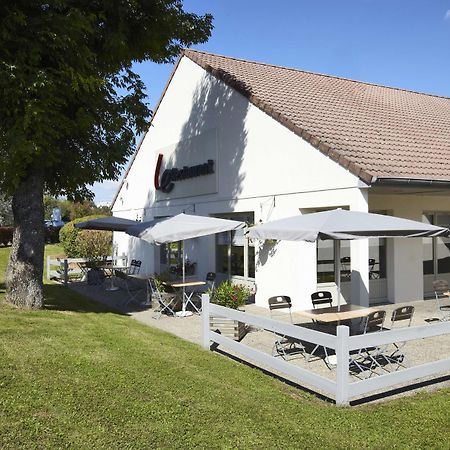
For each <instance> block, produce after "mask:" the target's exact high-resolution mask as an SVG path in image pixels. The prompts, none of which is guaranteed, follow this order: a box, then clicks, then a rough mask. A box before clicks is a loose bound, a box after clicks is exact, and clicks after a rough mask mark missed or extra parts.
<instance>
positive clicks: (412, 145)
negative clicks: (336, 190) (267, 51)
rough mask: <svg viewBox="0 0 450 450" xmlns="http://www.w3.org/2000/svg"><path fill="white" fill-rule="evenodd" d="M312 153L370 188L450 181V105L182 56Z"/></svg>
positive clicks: (215, 58) (190, 53) (248, 64)
mask: <svg viewBox="0 0 450 450" xmlns="http://www.w3.org/2000/svg"><path fill="white" fill-rule="evenodd" d="M184 55H185V56H187V57H188V58H189V59H191V60H192V61H194V62H195V63H197V64H198V65H200V66H201V67H202V68H204V69H205V70H207V71H208V72H210V73H212V74H213V75H214V76H216V77H218V78H219V79H221V80H222V81H224V82H225V83H227V84H229V85H230V86H232V87H234V88H235V89H237V90H238V91H239V92H241V93H242V94H243V95H245V96H246V97H248V98H249V100H250V101H251V102H252V103H253V104H255V105H256V106H258V107H259V108H261V109H262V110H263V111H265V112H266V113H267V114H269V115H270V116H272V117H273V118H274V119H276V120H278V121H279V122H280V123H282V124H283V125H285V126H286V127H288V128H289V129H291V130H292V131H294V132H295V133H297V134H298V135H299V136H302V137H303V138H304V139H306V140H307V141H309V142H310V143H311V144H312V145H313V146H314V147H316V148H317V149H319V150H320V151H321V152H323V153H325V154H327V155H328V156H329V157H331V158H332V159H334V160H336V161H337V162H338V163H339V164H341V165H342V166H344V167H347V168H348V169H349V170H350V171H351V172H352V173H354V174H355V175H357V176H358V177H359V178H361V179H362V180H364V181H366V182H368V183H370V182H371V181H375V180H374V177H377V178H402V179H413V180H443V181H450V99H449V98H446V97H439V96H434V95H427V94H421V93H417V92H411V91H406V90H402V89H397V88H391V87H385V86H378V85H374V84H368V83H363V82H360V81H353V80H348V79H344V78H338V77H333V76H328V75H320V74H315V73H310V72H304V71H301V70H296V69H290V68H285V67H278V66H273V65H269V64H262V63H257V62H252V61H243V60H238V59H235V58H228V57H225V56H219V55H213V54H209V53H204V52H199V51H194V50H184Z"/></svg>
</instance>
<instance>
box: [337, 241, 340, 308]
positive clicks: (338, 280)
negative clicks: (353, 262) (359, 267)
mask: <svg viewBox="0 0 450 450" xmlns="http://www.w3.org/2000/svg"><path fill="white" fill-rule="evenodd" d="M336 244H337V245H336V263H337V264H338V269H337V270H336V275H337V283H336V284H337V300H338V311H340V310H341V241H340V240H338V241H337V242H336Z"/></svg>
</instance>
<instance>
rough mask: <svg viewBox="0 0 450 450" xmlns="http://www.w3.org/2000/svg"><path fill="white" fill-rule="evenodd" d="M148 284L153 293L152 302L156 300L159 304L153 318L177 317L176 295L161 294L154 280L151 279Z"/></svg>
mask: <svg viewBox="0 0 450 450" xmlns="http://www.w3.org/2000/svg"><path fill="white" fill-rule="evenodd" d="M148 284H149V286H150V290H151V293H152V301H153V300H154V299H156V301H157V302H158V308H157V309H156V310H155V314H154V315H153V318H154V319H160V318H161V316H162V315H163V314H169V315H172V316H174V317H175V305H176V295H175V294H169V293H166V292H161V291H160V290H159V289H158V286H157V284H156V282H155V279H154V278H150V279H149V280H148Z"/></svg>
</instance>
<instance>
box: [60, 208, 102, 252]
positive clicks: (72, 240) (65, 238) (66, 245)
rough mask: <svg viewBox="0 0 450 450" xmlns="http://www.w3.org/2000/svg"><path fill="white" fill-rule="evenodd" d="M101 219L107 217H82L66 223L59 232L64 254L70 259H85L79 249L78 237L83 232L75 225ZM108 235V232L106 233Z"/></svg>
mask: <svg viewBox="0 0 450 450" xmlns="http://www.w3.org/2000/svg"><path fill="white" fill-rule="evenodd" d="M99 217H106V216H103V215H95V216H86V217H80V218H79V219H75V220H72V222H69V223H66V224H65V225H64V226H63V227H62V228H61V230H60V231H59V241H60V242H61V246H62V248H63V249H64V253H65V254H66V255H67V257H69V258H83V256H81V254H80V250H79V249H78V243H77V236H78V234H79V233H80V232H81V231H82V230H80V229H78V228H75V226H74V225H75V224H76V223H79V222H84V221H86V220H91V219H98V218H99ZM106 233H107V232H106Z"/></svg>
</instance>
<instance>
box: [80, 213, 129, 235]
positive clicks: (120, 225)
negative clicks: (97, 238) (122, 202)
mask: <svg viewBox="0 0 450 450" xmlns="http://www.w3.org/2000/svg"><path fill="white" fill-rule="evenodd" d="M136 223H137V222H135V221H134V220H129V219H122V218H121V217H114V216H111V217H100V218H98V219H92V220H86V221H85V222H79V223H76V224H75V228H81V229H83V230H104V231H125V230H126V229H127V228H129V227H131V226H132V225H136Z"/></svg>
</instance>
